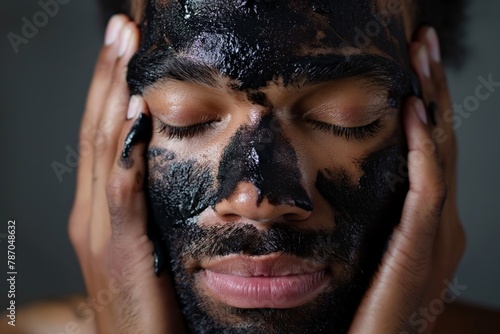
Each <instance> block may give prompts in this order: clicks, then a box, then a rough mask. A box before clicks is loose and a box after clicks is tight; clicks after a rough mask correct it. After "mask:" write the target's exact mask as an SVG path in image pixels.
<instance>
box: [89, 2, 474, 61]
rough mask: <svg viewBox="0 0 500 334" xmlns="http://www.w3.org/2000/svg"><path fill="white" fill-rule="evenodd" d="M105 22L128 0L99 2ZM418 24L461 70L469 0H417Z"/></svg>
mask: <svg viewBox="0 0 500 334" xmlns="http://www.w3.org/2000/svg"><path fill="white" fill-rule="evenodd" d="M98 1H99V3H100V6H101V9H102V17H103V20H104V22H107V20H108V19H109V18H110V17H111V16H112V15H114V14H118V13H125V14H130V11H131V10H130V8H131V6H130V1H131V0H98ZM417 1H418V4H419V5H418V8H417V25H418V26H420V25H429V26H432V27H434V28H435V29H436V30H437V33H438V35H439V39H440V41H441V54H442V56H443V61H444V62H445V63H446V64H447V65H449V66H452V67H455V68H458V67H460V66H461V65H462V64H463V62H464V60H465V56H466V48H465V46H464V44H463V41H464V37H465V24H466V21H467V16H466V14H465V12H466V8H467V5H468V3H469V1H468V0H417Z"/></svg>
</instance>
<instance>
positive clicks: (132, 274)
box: [69, 15, 183, 334]
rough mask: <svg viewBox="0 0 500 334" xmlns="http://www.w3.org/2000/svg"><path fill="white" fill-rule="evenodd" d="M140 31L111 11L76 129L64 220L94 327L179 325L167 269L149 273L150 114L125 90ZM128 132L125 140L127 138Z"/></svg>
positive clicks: (169, 328) (176, 329)
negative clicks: (71, 197) (73, 182)
mask: <svg viewBox="0 0 500 334" xmlns="http://www.w3.org/2000/svg"><path fill="white" fill-rule="evenodd" d="M138 43H139V31H138V29H137V27H136V25H135V23H134V22H131V21H130V20H129V19H128V18H127V17H126V16H124V15H117V16H114V17H113V18H112V19H111V20H110V23H109V25H108V29H107V32H106V45H105V46H104V47H103V49H102V51H101V53H100V56H99V59H98V62H97V65H96V70H95V73H94V77H93V80H92V83H91V87H90V91H89V96H88V99H87V105H86V110H85V113H84V116H83V121H82V126H81V132H80V152H81V156H80V162H79V168H78V177H77V191H76V197H75V202H74V206H73V209H72V212H71V217H70V222H69V235H70V239H71V242H72V244H73V246H74V248H75V250H76V253H77V256H78V260H79V262H80V266H81V269H82V272H83V276H84V279H85V284H86V287H87V291H88V294H89V302H90V304H92V309H86V310H85V309H82V310H79V311H80V312H82V313H86V316H88V317H89V319H88V320H94V318H95V320H96V323H97V327H98V332H99V333H106V334H108V333H148V334H149V333H162V334H163V333H180V332H182V330H183V323H182V317H181V315H180V312H179V310H178V307H177V302H176V300H175V293H174V289H173V287H172V284H171V281H170V280H169V277H167V276H166V275H165V274H163V275H162V276H160V277H157V276H156V275H155V273H154V258H153V245H152V243H151V241H150V240H149V239H148V236H147V207H146V200H145V195H144V192H143V186H144V179H145V173H146V166H145V161H144V155H145V150H146V147H147V145H148V142H149V138H148V136H150V135H151V122H150V118H149V112H148V110H147V106H146V104H145V102H144V101H143V100H142V98H140V97H137V96H136V97H133V98H132V99H131V98H130V96H129V91H128V87H127V82H126V70H127V64H128V62H129V60H130V58H131V57H132V55H133V54H134V53H135V52H136V49H137V47H138ZM126 140H127V145H125V142H126Z"/></svg>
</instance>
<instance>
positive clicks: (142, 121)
mask: <svg viewBox="0 0 500 334" xmlns="http://www.w3.org/2000/svg"><path fill="white" fill-rule="evenodd" d="M150 139H151V118H150V117H149V116H147V115H146V114H140V115H139V117H137V120H136V121H135V123H134V125H132V128H131V129H130V132H129V133H128V135H127V138H125V145H124V146H123V151H122V154H121V157H120V160H118V164H119V166H120V167H122V168H124V169H130V168H131V167H132V166H133V165H134V161H133V160H132V157H131V155H132V150H133V149H134V146H135V145H137V144H138V143H146V142H148V141H149V140H150Z"/></svg>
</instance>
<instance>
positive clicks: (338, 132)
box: [307, 119, 383, 140]
mask: <svg viewBox="0 0 500 334" xmlns="http://www.w3.org/2000/svg"><path fill="white" fill-rule="evenodd" d="M307 122H308V123H310V124H311V125H312V127H313V129H318V130H321V131H324V132H328V133H332V134H333V135H335V136H337V137H341V138H345V139H346V140H351V139H355V140H364V139H366V138H370V137H373V136H375V135H376V134H377V133H378V132H379V131H380V130H381V129H382V128H383V126H382V121H381V120H380V119H377V120H375V121H374V122H372V123H370V124H367V125H363V126H357V127H352V128H350V127H343V126H339V125H335V124H329V123H324V122H320V121H315V120H307Z"/></svg>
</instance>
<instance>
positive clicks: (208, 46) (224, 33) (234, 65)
mask: <svg viewBox="0 0 500 334" xmlns="http://www.w3.org/2000/svg"><path fill="white" fill-rule="evenodd" d="M400 1H402V0H378V1H375V0H374V1H368V0H323V1H304V0H291V1H290V0H274V1H269V0H261V1H259V0H253V1H250V0H248V1H235V0H183V1H168V0H147V4H146V9H145V13H144V17H143V22H142V33H143V40H142V45H141V49H140V51H139V53H138V56H137V57H136V58H138V59H135V61H142V62H143V63H148V66H149V67H150V68H151V67H161V66H162V62H165V61H168V60H169V59H172V58H187V59H189V60H190V61H192V62H194V63H198V64H204V65H207V66H208V67H210V68H212V69H214V70H216V71H217V72H219V73H221V74H223V75H227V76H228V77H229V78H231V79H234V80H237V81H238V82H239V83H240V85H241V87H240V88H242V89H245V88H258V87H262V86H265V85H266V83H267V82H269V81H270V80H272V79H273V78H275V77H282V78H284V79H285V82H286V81H287V80H286V78H287V76H290V75H291V74H292V73H294V72H297V70H299V69H300V68H301V67H304V66H305V65H307V64H308V63H310V62H311V59H312V58H325V56H335V57H337V58H338V57H342V56H346V55H348V54H367V53H369V54H377V55H379V56H383V57H386V58H389V59H392V60H395V61H397V62H398V63H400V64H404V63H405V57H404V53H405V50H406V44H405V33H404V29H403V24H402V15H400V14H401V11H402V10H403V9H402V4H401V3H400ZM377 18H379V20H378V21H377ZM380 18H382V19H381V20H380ZM370 29H371V30H370ZM367 34H369V36H368V35H367Z"/></svg>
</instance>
